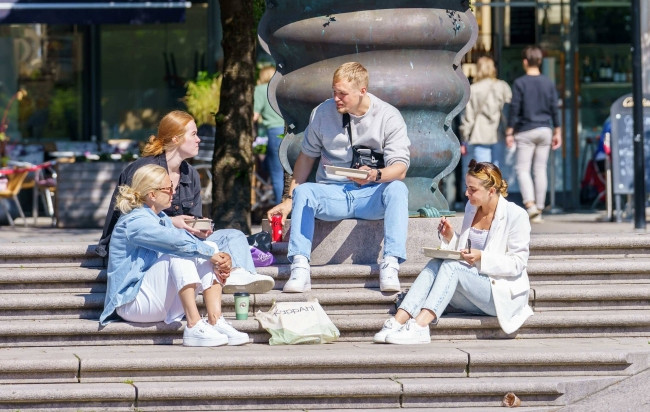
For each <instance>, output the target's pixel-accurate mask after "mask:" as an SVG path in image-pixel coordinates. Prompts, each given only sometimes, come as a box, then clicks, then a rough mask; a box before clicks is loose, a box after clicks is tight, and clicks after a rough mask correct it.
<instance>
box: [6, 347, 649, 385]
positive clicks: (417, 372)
mask: <svg viewBox="0 0 650 412" xmlns="http://www.w3.org/2000/svg"><path fill="white" fill-rule="evenodd" d="M180 354H182V355H183V356H179V355H180ZM648 366H650V348H648V347H647V339H643V338H636V339H634V338H618V339H610V338H606V339H597V338H594V339H528V340H514V339H509V340H496V341H491V342H490V345H486V344H485V342H477V341H436V342H432V343H430V344H426V345H413V346H409V347H404V346H402V347H396V346H393V345H384V344H373V343H369V342H357V343H352V342H337V343H336V344H331V345H298V346H289V345H278V346H268V345H265V344H249V345H245V346H237V347H232V346H223V347H218V348H191V347H181V346H178V345H173V346H172V345H158V346H153V347H144V346H133V345H120V346H87V347H33V348H18V347H14V348H6V349H3V350H2V351H0V384H10V383H22V384H27V383H100V382H107V383H120V382H126V381H129V382H159V381H167V382H173V381H176V382H182V381H190V382H191V381H196V380H197V378H199V377H200V378H201V379H206V380H211V381H232V380H260V379H269V380H270V379H294V380H319V379H323V378H327V379H348V378H351V377H354V378H358V379H377V378H382V379H384V378H385V379H391V378H399V379H405V378H445V377H447V378H479V377H497V376H499V377H531V376H536V377H548V376H554V377H568V376H623V377H624V376H631V375H634V374H636V373H638V372H639V371H642V370H644V369H646V368H647V367H648Z"/></svg>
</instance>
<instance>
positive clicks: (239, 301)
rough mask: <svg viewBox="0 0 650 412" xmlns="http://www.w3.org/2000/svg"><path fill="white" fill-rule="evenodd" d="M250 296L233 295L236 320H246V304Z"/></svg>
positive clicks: (246, 294)
mask: <svg viewBox="0 0 650 412" xmlns="http://www.w3.org/2000/svg"><path fill="white" fill-rule="evenodd" d="M249 300H250V295H249V294H248V292H237V293H235V317H236V318H237V320H245V319H248V304H249Z"/></svg>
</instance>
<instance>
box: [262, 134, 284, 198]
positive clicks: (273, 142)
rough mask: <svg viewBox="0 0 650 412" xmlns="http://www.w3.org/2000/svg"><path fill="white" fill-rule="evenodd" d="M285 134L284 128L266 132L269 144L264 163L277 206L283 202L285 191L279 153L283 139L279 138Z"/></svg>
mask: <svg viewBox="0 0 650 412" xmlns="http://www.w3.org/2000/svg"><path fill="white" fill-rule="evenodd" d="M283 133H284V127H271V128H269V129H267V130H266V134H267V136H268V138H269V142H268V144H267V146H266V157H265V158H264V162H265V163H266V168H267V170H268V171H269V174H270V175H271V183H272V184H273V194H274V195H275V203H276V204H277V203H280V202H282V192H283V190H284V168H283V167H282V163H280V152H279V150H280V143H282V138H281V137H279V136H280V135H281V134H283Z"/></svg>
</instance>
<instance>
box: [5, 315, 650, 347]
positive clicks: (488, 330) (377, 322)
mask: <svg viewBox="0 0 650 412" xmlns="http://www.w3.org/2000/svg"><path fill="white" fill-rule="evenodd" d="M330 318H331V319H332V321H333V322H334V324H335V325H336V326H337V327H338V329H339V331H340V332H341V338H340V340H341V341H348V342H349V341H354V342H369V341H371V340H372V337H373V336H374V334H375V333H376V332H377V331H379V329H381V326H382V324H383V322H384V321H385V320H386V318H387V315H385V314H364V315H358V316H354V315H352V314H349V313H348V314H342V315H338V314H332V315H330ZM232 324H233V326H234V327H235V328H236V329H238V330H241V331H243V332H247V333H248V334H249V335H250V336H251V338H252V340H253V341H254V342H258V343H266V342H268V340H269V334H268V333H267V332H266V331H265V330H264V329H262V328H261V326H260V325H259V322H257V320H255V319H254V318H252V317H249V319H248V320H232ZM183 328H184V322H176V323H172V324H165V323H163V322H158V323H138V324H135V323H129V322H113V323H110V324H108V325H107V326H105V327H100V326H99V324H98V322H97V321H96V320H91V319H48V320H31V319H24V320H20V321H18V322H17V321H16V320H0V347H11V346H83V345H124V344H132V345H152V344H180V343H181V342H182V330H183ZM642 336H646V337H647V336H650V310H649V309H644V310H643V309H641V310H616V311H611V310H582V311H574V310H548V311H538V312H536V313H535V315H534V316H531V317H530V318H529V319H528V320H527V321H526V323H524V325H523V326H522V327H521V328H520V329H519V330H518V331H517V332H516V333H515V334H513V335H506V334H505V333H504V332H503V331H502V330H501V328H500V327H499V323H498V320H497V319H496V318H494V317H489V316H470V315H464V314H454V313H450V314H445V315H444V316H442V317H441V318H440V321H439V322H438V325H437V326H435V327H432V339H433V340H450V339H451V340H476V339H507V338H517V339H530V338H553V337H557V338H560V337H562V338H582V337H642Z"/></svg>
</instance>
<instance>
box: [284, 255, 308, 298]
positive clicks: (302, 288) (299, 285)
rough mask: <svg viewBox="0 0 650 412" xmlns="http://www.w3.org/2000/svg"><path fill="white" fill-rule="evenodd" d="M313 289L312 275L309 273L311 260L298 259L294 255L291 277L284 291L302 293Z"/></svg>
mask: <svg viewBox="0 0 650 412" xmlns="http://www.w3.org/2000/svg"><path fill="white" fill-rule="evenodd" d="M310 290H311V276H310V274H309V262H305V261H302V260H301V261H298V262H296V259H295V257H294V261H293V263H292V264H291V277H290V278H289V280H287V283H285V284H284V288H283V289H282V291H283V292H286V293H302V292H309V291H310Z"/></svg>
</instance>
